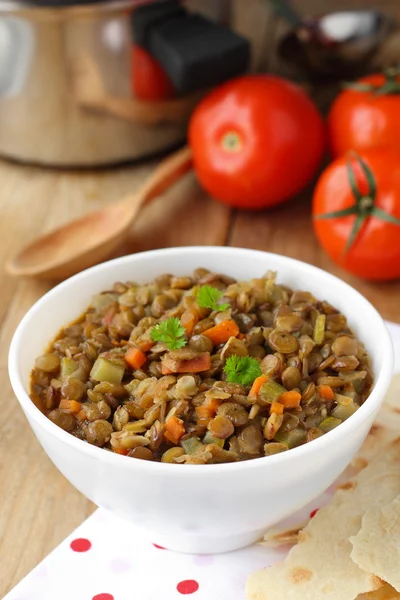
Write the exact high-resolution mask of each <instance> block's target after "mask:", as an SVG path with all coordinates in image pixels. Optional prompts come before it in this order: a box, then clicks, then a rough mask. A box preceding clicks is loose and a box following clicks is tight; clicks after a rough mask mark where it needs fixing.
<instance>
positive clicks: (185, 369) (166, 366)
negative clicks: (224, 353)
mask: <svg viewBox="0 0 400 600" xmlns="http://www.w3.org/2000/svg"><path fill="white" fill-rule="evenodd" d="M210 367H211V357H210V353H209V352H202V353H201V354H199V355H198V356H196V358H191V359H189V360H174V359H172V358H170V357H168V355H167V356H165V358H164V359H163V361H162V363H161V372H162V374H163V375H169V374H170V373H200V372H201V371H207V370H208V369H209V368H210Z"/></svg>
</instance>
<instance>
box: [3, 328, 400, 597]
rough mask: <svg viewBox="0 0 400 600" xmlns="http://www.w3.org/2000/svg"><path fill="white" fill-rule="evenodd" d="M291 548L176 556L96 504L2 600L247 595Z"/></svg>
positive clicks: (399, 360) (398, 342) (397, 338)
mask: <svg viewBox="0 0 400 600" xmlns="http://www.w3.org/2000/svg"><path fill="white" fill-rule="evenodd" d="M388 327H389V329H390V332H391V334H392V338H393V341H394V346H395V350H396V366H395V370H396V371H400V326H398V325H394V324H391V323H388ZM334 487H335V486H334V485H332V486H330V488H329V489H328V490H326V492H325V493H324V494H322V496H320V497H319V498H318V499H316V500H315V501H314V502H312V503H311V504H309V505H308V506H307V507H305V508H304V509H303V510H301V511H299V512H298V513H296V514H295V515H292V516H291V517H290V518H288V519H286V520H285V521H283V522H282V524H281V525H280V526H282V528H284V527H286V526H288V527H290V526H292V525H299V524H301V523H302V522H304V520H305V519H306V518H308V516H309V515H310V513H311V512H312V511H314V510H315V509H317V508H319V507H321V506H322V505H323V504H325V503H326V502H327V501H328V500H329V499H330V497H331V496H332V494H333V491H334ZM280 526H279V527H280ZM287 551H288V546H282V547H280V548H266V547H263V546H260V545H254V546H249V547H247V548H244V549H242V550H237V551H236V552H229V553H226V554H217V555H187V554H177V553H174V552H171V551H169V550H165V549H162V548H159V547H156V546H155V545H154V544H152V543H151V540H148V539H145V538H144V537H142V535H141V534H140V533H138V532H137V531H136V528H135V527H134V526H132V525H130V524H129V523H126V522H125V521H122V520H120V519H119V518H117V517H115V516H113V515H112V514H111V513H109V512H108V511H105V510H103V509H98V510H97V511H96V512H95V513H94V514H93V515H92V516H91V517H89V518H88V519H87V520H86V521H85V522H84V523H83V524H82V525H81V526H80V527H78V528H77V529H76V530H75V531H74V532H73V533H72V534H71V535H70V536H69V537H68V538H67V539H66V540H64V541H63V542H62V543H61V544H60V545H59V546H58V547H57V548H56V549H55V550H54V551H53V552H52V553H51V554H49V556H48V557H47V558H45V559H44V560H43V561H42V562H41V563H40V564H39V565H38V566H37V567H36V568H35V569H34V570H33V571H32V572H31V573H30V574H29V575H27V577H25V579H23V580H22V581H21V582H20V583H19V584H18V585H17V586H16V587H15V588H14V589H13V590H12V591H11V592H10V593H9V594H8V595H7V596H6V598H5V599H4V600H179V599H183V597H184V596H187V597H191V598H193V600H243V598H244V586H245V582H246V579H247V576H248V575H249V574H250V573H251V572H252V571H254V570H256V569H260V568H262V567H266V566H269V565H272V564H273V563H274V562H276V561H278V560H281V559H282V558H284V556H285V554H286V553H287ZM3 560H4V557H3Z"/></svg>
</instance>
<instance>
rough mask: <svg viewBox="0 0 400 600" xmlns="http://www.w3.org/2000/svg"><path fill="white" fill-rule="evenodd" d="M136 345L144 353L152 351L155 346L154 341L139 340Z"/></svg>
mask: <svg viewBox="0 0 400 600" xmlns="http://www.w3.org/2000/svg"><path fill="white" fill-rule="evenodd" d="M135 343H136V345H137V346H139V348H140V349H141V351H142V352H148V351H149V350H151V349H152V347H153V346H154V343H155V342H153V341H152V340H146V339H144V338H143V339H140V338H139V339H138V340H136V342H135Z"/></svg>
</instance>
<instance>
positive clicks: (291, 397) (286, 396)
mask: <svg viewBox="0 0 400 600" xmlns="http://www.w3.org/2000/svg"><path fill="white" fill-rule="evenodd" d="M300 401H301V394H300V393H299V392H296V390H290V391H289V392H283V394H282V395H281V396H280V397H279V402H280V403H281V404H283V406H284V407H285V408H297V407H298V406H299V405H300Z"/></svg>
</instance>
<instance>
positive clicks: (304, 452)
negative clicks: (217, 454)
mask: <svg viewBox="0 0 400 600" xmlns="http://www.w3.org/2000/svg"><path fill="white" fill-rule="evenodd" d="M182 253H185V255H187V254H191V255H198V256H199V260H200V258H201V256H202V255H204V254H207V255H210V254H215V253H218V254H220V255H222V256H223V255H225V256H226V257H230V258H232V257H235V255H237V258H238V259H239V258H240V256H243V255H244V254H247V255H253V256H257V257H259V258H261V257H263V258H264V259H267V260H269V261H271V262H272V263H273V260H274V259H275V260H276V259H278V260H279V261H282V260H283V262H285V263H287V264H288V266H292V267H293V269H296V268H298V269H301V270H302V271H303V272H304V271H309V273H310V275H311V274H312V275H313V276H314V277H316V276H317V277H322V278H324V279H325V280H326V281H328V282H329V281H332V282H333V281H335V283H336V284H339V285H341V286H342V287H343V292H344V293H345V292H347V293H349V294H351V296H352V300H353V301H357V302H358V303H359V305H360V310H361V311H362V308H363V307H364V309H368V311H369V313H370V315H372V316H373V317H374V318H375V325H376V326H377V327H378V328H379V340H380V352H382V353H383V354H384V356H383V361H382V368H381V371H380V373H379V375H378V376H377V378H376V380H375V382H374V387H373V389H372V392H371V394H370V396H369V397H368V398H367V400H366V401H365V402H364V404H363V405H362V406H361V407H360V408H359V409H358V410H357V411H356V412H355V413H354V414H353V415H352V416H351V417H349V419H347V420H346V421H345V422H344V423H341V425H340V426H339V427H337V428H335V429H333V430H332V431H330V432H328V433H326V434H325V435H323V436H321V437H319V438H317V439H315V440H312V441H311V442H307V443H306V444H304V445H302V446H298V447H297V448H292V449H291V450H289V451H287V452H282V453H279V454H275V455H272V456H265V457H260V458H254V459H250V460H246V461H238V462H235V463H220V464H213V465H184V467H183V468H181V469H179V468H177V466H176V465H173V464H170V463H161V462H158V461H145V460H140V459H136V460H132V458H131V457H127V456H123V455H119V454H116V453H114V452H108V451H105V450H104V449H103V448H98V447H97V446H93V445H92V444H89V443H87V442H85V441H83V440H80V439H78V438H76V437H74V436H73V435H71V434H70V433H68V432H66V431H64V430H62V429H61V428H60V427H58V426H57V425H55V424H54V423H52V421H50V419H48V418H47V417H46V416H45V415H44V414H43V413H42V412H41V411H40V410H39V409H38V408H37V407H36V406H35V404H34V403H33V402H32V400H31V399H30V397H29V395H28V394H27V393H26V391H25V389H24V385H23V383H22V379H21V377H20V374H19V369H18V367H17V365H18V353H19V347H20V345H21V344H22V343H23V339H24V330H25V327H26V326H27V325H28V324H29V323H30V322H31V320H32V319H34V317H35V314H36V312H37V311H38V310H39V309H40V308H41V307H42V306H43V305H44V304H46V303H47V302H49V301H51V298H52V296H53V295H55V294H56V293H59V292H60V290H61V291H62V290H68V288H69V286H70V284H71V283H75V282H80V281H84V280H85V278H86V277H87V276H88V275H89V274H90V275H92V274H95V273H98V272H101V271H104V270H110V274H111V275H112V271H113V267H115V266H116V265H120V264H123V263H130V262H132V263H135V262H140V261H141V260H142V258H146V259H152V258H154V259H155V260H156V259H157V257H158V256H160V255H164V256H165V255H168V256H169V257H171V258H176V257H177V256H180V255H182ZM92 293H93V292H90V291H89V293H88V296H90V295H91V294H92ZM89 299H90V298H88V300H89ZM393 362H394V350H393V343H392V339H391V337H390V334H389V331H388V329H387V327H386V324H385V322H384V320H383V319H382V317H381V316H380V314H379V313H378V311H377V310H376V309H375V307H374V306H373V305H372V304H371V303H370V302H369V301H368V300H367V299H366V298H365V297H364V296H363V295H362V294H360V292H358V291H357V290H355V289H354V288H353V287H352V286H350V285H349V284H348V283H345V282H344V281H342V280H341V279H340V278H338V277H336V276H335V275H332V274H331V273H328V272H327V271H324V270H323V269H320V268H319V267H315V266H314V265H310V264H308V263H306V262H303V261H299V260H297V259H294V258H290V257H287V256H283V255H281V254H276V253H272V252H264V251H262V250H252V249H248V248H236V247H230V246H180V247H172V248H162V249H157V250H149V251H146V252H138V253H135V254H130V255H125V256H122V257H119V258H115V259H113V260H109V261H107V262H104V263H101V264H99V265H96V266H94V267H91V268H89V269H85V270H84V271H81V272H80V273H77V274H76V275H73V276H72V277H70V278H68V279H66V280H65V281H63V282H61V283H59V284H58V285H56V286H55V287H53V288H52V289H51V290H49V291H48V292H47V293H45V294H44V295H43V296H41V297H40V298H39V299H38V300H37V301H36V302H35V303H34V304H33V305H32V306H31V308H30V309H29V310H28V311H27V312H26V313H25V315H24V317H23V318H22V319H21V321H20V323H19V324H18V326H17V328H16V330H15V332H14V335H13V338H12V341H11V344H10V349H9V355H8V371H9V378H10V381H11V385H12V388H13V391H14V394H15V396H16V397H17V399H18V402H19V404H20V405H21V408H22V409H23V411H24V412H25V413H26V416H29V418H30V419H32V420H33V421H34V422H35V423H36V425H38V426H39V427H40V428H42V429H44V430H45V431H46V432H47V433H48V434H50V435H51V436H54V437H56V438H58V439H59V440H60V441H62V442H64V443H65V444H66V445H71V446H72V447H73V448H75V449H76V450H77V451H80V452H83V453H84V454H87V455H89V456H90V457H92V458H94V459H98V460H103V461H106V462H107V463H108V462H110V464H111V465H112V464H115V466H117V465H118V466H119V467H120V468H121V467H122V465H123V464H124V465H125V467H126V468H128V469H129V468H131V469H139V470H140V469H145V470H150V471H152V472H153V473H154V474H155V475H156V474H157V473H159V472H160V471H161V472H163V473H164V474H165V472H166V469H175V471H174V472H175V473H176V474H177V475H178V474H181V475H182V476H185V477H187V476H190V477H192V476H195V477H200V476H204V475H207V476H209V477H210V476H211V477H219V476H220V475H222V474H225V473H226V474H234V473H238V472H241V471H242V470H243V469H246V470H248V469H257V468H260V467H261V468H264V467H265V466H267V464H269V465H271V466H272V465H274V464H277V463H286V462H287V461H290V460H293V462H294V460H295V459H296V458H301V457H307V456H308V455H310V454H314V453H317V452H323V450H324V448H325V447H326V446H328V445H331V444H335V443H337V442H339V440H340V439H341V438H342V437H344V436H345V435H346V434H351V431H352V430H354V429H355V428H356V427H357V425H361V424H362V423H364V422H365V421H366V420H367V419H368V418H369V417H370V416H371V413H373V412H374V411H376V410H378V408H379V406H380V404H381V402H382V399H383V396H384V393H385V392H386V390H387V388H388V386H389V383H390V380H391V377H392V374H393ZM114 461H117V462H116V463H114ZM121 461H125V463H122V462H121Z"/></svg>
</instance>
